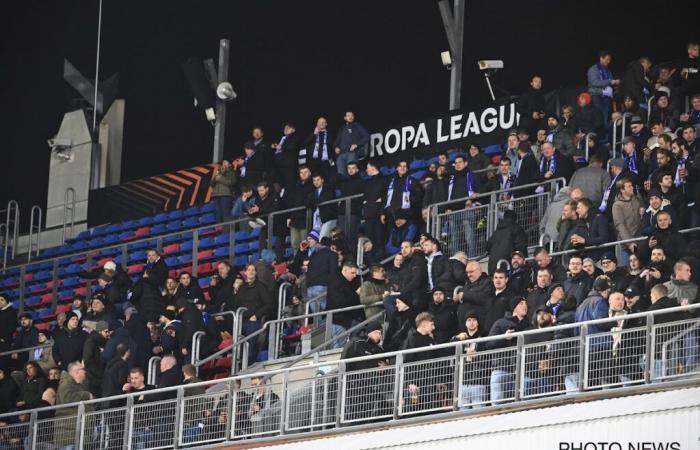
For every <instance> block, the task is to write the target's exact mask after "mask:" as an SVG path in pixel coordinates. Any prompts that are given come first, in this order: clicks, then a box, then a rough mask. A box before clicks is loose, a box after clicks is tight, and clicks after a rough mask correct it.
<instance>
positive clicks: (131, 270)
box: [126, 264, 146, 275]
mask: <svg viewBox="0 0 700 450" xmlns="http://www.w3.org/2000/svg"><path fill="white" fill-rule="evenodd" d="M145 267H146V265H145V264H134V265H133V266H129V267H127V268H126V273H128V274H129V275H134V274H137V273H141V272H143V269H144V268H145Z"/></svg>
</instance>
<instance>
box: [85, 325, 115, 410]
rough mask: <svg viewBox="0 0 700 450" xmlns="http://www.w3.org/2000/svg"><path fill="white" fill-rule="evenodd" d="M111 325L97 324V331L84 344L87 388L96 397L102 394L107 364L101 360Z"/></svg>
mask: <svg viewBox="0 0 700 450" xmlns="http://www.w3.org/2000/svg"><path fill="white" fill-rule="evenodd" d="M109 335H110V331H109V324H108V323H107V322H104V321H100V322H97V324H96V325H95V331H93V332H92V333H90V335H89V336H88V337H87V339H85V344H83V357H82V360H83V364H84V365H85V374H86V376H87V387H88V390H89V391H90V393H91V394H92V395H93V396H95V397H100V395H101V393H102V376H103V375H104V370H105V363H104V362H103V361H102V358H100V355H101V354H102V352H103V351H104V348H105V345H106V344H107V340H108V339H109Z"/></svg>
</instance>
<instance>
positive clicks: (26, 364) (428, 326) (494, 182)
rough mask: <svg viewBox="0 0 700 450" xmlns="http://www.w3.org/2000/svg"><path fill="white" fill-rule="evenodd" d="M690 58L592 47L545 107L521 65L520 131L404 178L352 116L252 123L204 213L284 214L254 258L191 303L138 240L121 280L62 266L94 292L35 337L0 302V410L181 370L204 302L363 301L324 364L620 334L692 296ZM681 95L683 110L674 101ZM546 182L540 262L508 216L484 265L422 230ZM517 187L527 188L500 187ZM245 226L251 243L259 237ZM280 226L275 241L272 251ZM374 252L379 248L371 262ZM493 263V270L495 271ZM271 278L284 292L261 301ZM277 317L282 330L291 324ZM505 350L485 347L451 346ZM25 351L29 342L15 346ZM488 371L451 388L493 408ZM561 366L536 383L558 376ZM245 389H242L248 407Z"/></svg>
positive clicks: (219, 326) (203, 328)
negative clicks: (481, 201)
mask: <svg viewBox="0 0 700 450" xmlns="http://www.w3.org/2000/svg"><path fill="white" fill-rule="evenodd" d="M699 51H700V47H699V46H698V44H697V43H691V44H690V45H689V46H688V59H687V61H684V63H683V64H681V65H679V66H678V67H665V66H662V67H656V68H654V69H653V70H652V67H653V66H652V63H651V61H649V59H648V58H640V59H639V60H637V61H633V62H631V63H630V64H629V65H628V66H627V68H626V69H625V71H624V75H623V76H622V77H621V78H620V79H617V78H615V77H614V76H613V74H612V72H611V70H610V64H611V58H612V56H611V55H610V53H609V52H601V53H600V55H599V59H598V61H597V62H595V63H594V64H593V65H592V66H591V67H590V69H589V70H588V72H587V79H588V89H587V91H586V92H583V93H581V94H580V95H579V96H578V97H577V100H576V105H564V106H562V108H561V110H560V111H549V110H547V107H546V102H545V101H544V95H543V92H542V89H543V79H542V77H540V76H534V77H532V79H531V83H530V86H531V89H530V90H529V91H528V92H526V93H524V94H523V95H522V96H521V97H520V100H519V104H518V109H519V112H520V114H521V121H520V125H519V126H520V128H518V129H517V130H513V131H512V132H511V133H510V134H509V136H508V138H507V141H506V143H505V145H504V148H503V152H502V153H501V154H500V155H498V156H497V157H496V158H494V159H493V160H491V159H489V158H488V157H487V156H486V155H484V154H483V153H482V152H481V149H480V148H479V147H478V146H475V145H472V146H469V148H467V149H465V150H466V151H465V152H461V151H460V150H454V151H451V152H442V153H440V154H439V155H438V159H437V162H436V163H435V164H431V166H430V167H429V168H428V170H427V172H426V174H425V175H424V176H423V177H422V178H421V179H415V178H413V177H412V176H411V175H410V174H409V165H410V161H408V160H405V159H400V160H399V161H397V163H396V166H395V173H394V174H392V175H389V176H384V175H382V173H381V172H380V167H381V166H380V163H379V162H378V161H376V160H373V159H370V160H366V161H362V160H361V159H362V158H363V157H364V156H365V153H366V151H367V143H368V139H369V133H368V132H367V130H366V129H365V128H364V127H363V126H362V125H360V124H359V123H357V122H356V121H355V115H354V114H353V113H352V112H347V113H346V114H345V116H344V124H343V125H342V126H341V127H340V129H339V130H338V131H337V132H336V134H335V135H333V134H331V131H329V126H328V122H327V120H326V119H325V118H323V117H321V118H319V119H318V120H317V122H316V125H315V127H313V129H311V127H309V132H308V135H307V136H305V135H304V133H305V132H304V131H301V130H300V131H297V129H296V127H295V126H294V125H293V124H291V123H287V124H285V126H284V131H283V134H282V136H281V137H280V138H279V139H277V140H274V141H270V140H268V139H267V138H266V137H265V135H264V133H263V130H262V129H260V128H255V129H254V130H253V133H252V139H251V140H250V141H249V142H247V143H246V144H245V145H244V153H243V155H242V156H241V157H240V158H236V159H235V160H233V162H229V161H222V162H221V164H220V165H219V166H218V168H217V169H216V171H215V173H214V175H213V178H212V180H211V184H212V187H213V199H214V201H215V202H216V208H217V209H216V211H217V219H218V220H219V221H220V222H223V221H226V220H229V219H231V218H241V217H246V218H247V219H248V220H247V221H245V222H244V223H242V224H241V226H244V227H250V228H260V227H263V228H266V227H267V226H268V223H267V216H268V214H269V213H271V212H273V211H280V210H283V209H286V208H295V207H298V208H301V209H300V210H299V211H298V212H292V213H289V214H288V215H286V216H284V217H283V218H282V219H281V220H276V221H275V222H274V225H272V226H273V228H274V229H273V230H272V235H273V236H274V237H275V242H274V243H271V244H274V245H272V246H273V248H274V249H275V250H274V251H271V250H264V251H263V252H262V256H261V260H259V261H256V262H252V263H249V264H247V265H246V266H245V268H244V269H243V270H241V271H240V272H239V273H235V271H234V269H233V267H232V266H231V264H230V263H229V262H228V261H218V263H217V264H216V270H217V274H216V275H214V276H213V277H212V278H211V280H209V283H208V287H207V289H208V293H207V295H205V292H204V290H203V289H202V288H200V284H199V280H198V279H197V277H196V276H194V275H193V274H191V273H189V272H187V271H181V272H180V273H179V274H178V277H177V278H170V276H169V275H170V274H169V269H168V267H167V266H166V264H165V261H164V259H163V258H161V256H160V254H159V252H158V251H157V250H155V249H151V250H149V251H148V252H147V264H146V267H145V270H144V272H143V273H142V274H141V275H140V277H139V278H138V280H137V281H136V282H135V283H132V280H131V279H130V278H129V276H128V275H127V274H126V273H125V272H124V271H123V270H122V268H121V267H119V266H118V265H117V264H115V263H114V262H112V261H110V262H108V263H106V264H105V265H104V267H101V268H99V269H98V270H97V271H94V272H85V273H83V274H81V275H82V276H83V277H84V278H86V279H92V280H96V282H97V284H98V286H99V289H97V290H96V292H95V293H92V294H91V295H90V296H89V298H76V299H75V300H74V301H73V305H72V309H71V311H70V312H68V313H65V314H61V315H59V316H58V318H57V324H56V326H55V328H54V329H52V330H48V331H38V330H37V329H36V328H35V327H34V326H33V323H32V316H31V315H30V314H23V315H21V316H20V317H19V324H18V322H17V320H18V317H17V313H16V311H15V310H14V309H13V308H12V306H11V305H10V302H9V301H8V299H7V297H5V296H1V295H0V344H2V348H1V350H3V351H10V353H8V354H5V355H3V356H0V413H2V412H8V411H12V410H24V409H28V408H35V407H41V406H47V405H54V404H59V405H60V404H64V403H70V402H74V401H77V400H86V399H90V398H98V397H106V396H112V395H116V394H120V393H125V392H140V391H145V390H149V389H153V388H154V386H150V385H148V384H145V381H144V380H145V374H146V372H147V370H148V361H149V359H150V358H151V357H152V356H160V357H161V358H162V359H161V361H160V381H159V383H158V387H163V386H175V385H179V384H182V383H183V382H184V383H191V382H193V381H196V380H197V378H196V372H195V371H194V368H193V366H192V365H191V364H192V362H193V361H192V343H193V336H194V334H195V333H196V332H202V333H204V338H203V339H202V341H201V347H200V355H201V356H206V355H209V354H211V353H213V352H214V351H216V349H217V348H218V347H219V345H220V344H221V343H222V341H224V340H229V339H231V338H232V337H233V336H230V333H229V330H230V329H231V322H230V319H228V318H227V317H224V316H221V315H217V314H216V313H219V312H222V311H236V310H237V309H238V308H240V307H245V308H246V311H245V313H244V315H243V323H242V330H243V334H244V335H245V336H248V335H251V334H254V333H256V332H258V330H260V329H261V327H262V326H263V324H264V322H265V321H266V320H271V319H276V318H277V317H276V314H277V310H278V308H280V307H282V309H283V311H284V314H285V315H287V316H293V315H298V314H300V313H302V312H303V311H304V303H305V302H306V301H307V300H308V299H314V302H313V304H311V305H310V306H311V308H310V309H311V311H319V310H320V311H324V310H333V309H337V308H344V307H350V306H364V309H361V308H360V309H354V310H351V311H348V312H344V313H339V314H335V315H333V318H332V324H331V325H332V327H333V331H332V334H333V336H339V335H340V334H341V333H343V332H344V331H347V330H348V329H350V328H351V327H353V326H354V325H356V324H359V323H360V322H362V321H365V320H366V319H369V318H371V317H374V316H376V314H378V313H381V312H382V311H383V312H384V313H385V315H386V322H385V323H384V324H375V323H370V325H369V328H368V334H367V336H368V337H367V338H366V339H365V338H364V337H363V338H359V339H358V338H352V339H350V340H349V341H347V344H346V341H344V340H338V342H337V343H336V345H337V346H343V345H344V344H346V346H345V349H344V353H343V356H344V357H352V356H359V355H364V354H376V353H381V352H383V351H385V350H397V349H402V348H404V349H405V348H417V347H425V346H429V345H432V344H439V343H445V342H450V341H468V340H471V339H474V338H477V337H480V336H487V335H501V334H508V333H510V332H513V331H521V330H527V329H530V328H546V327H549V326H552V325H556V324H563V323H575V322H581V321H586V320H592V319H598V318H605V317H613V316H620V319H619V320H618V322H617V327H619V328H622V329H624V328H626V327H633V326H638V322H637V321H629V322H627V321H625V319H624V315H626V314H629V313H633V312H640V311H653V310H659V309H662V308H668V307H672V306H677V305H687V304H692V303H697V302H698V297H697V296H698V282H699V281H700V259H698V256H700V246H698V245H697V243H698V240H697V239H696V237H695V235H694V234H681V233H679V230H680V229H683V228H688V227H690V226H697V225H699V224H700V214H699V213H700V202H697V201H696V198H697V197H698V192H699V190H698V188H699V185H698V180H699V179H700V173H699V171H700V146H699V145H698V140H697V139H696V135H697V128H698V125H699V124H700V89H698V71H697V68H698V52H699ZM685 96H687V97H689V98H690V105H691V106H690V110H688V111H683V110H681V109H680V108H682V106H683V104H684V101H683V98H684V97H685ZM652 97H653V101H652V103H651V110H650V111H648V110H646V108H647V107H648V104H649V103H648V99H649V98H652ZM625 113H629V115H628V120H625V121H624V123H625V124H626V125H625V126H627V127H629V129H628V130H625V131H626V133H625V135H626V136H627V137H626V138H625V139H624V140H623V141H622V142H621V156H620V157H614V158H613V157H612V156H613V153H612V152H611V146H612V145H614V144H615V143H611V138H612V136H613V133H612V130H613V128H614V127H621V126H622V124H623V120H622V114H625ZM617 135H620V134H617ZM531 137H532V138H531ZM586 149H588V155H586V152H585V150H586ZM586 156H588V158H587V159H586ZM450 161H452V162H450ZM488 167H490V168H491V170H488V171H485V172H478V173H474V171H475V170H477V169H483V168H488ZM608 167H609V170H608ZM361 170H364V171H365V175H366V176H364V178H363V177H361V175H360V171H361ZM560 177H563V178H565V179H567V180H568V181H569V185H568V186H567V187H566V188H563V189H561V190H560V191H558V192H556V193H553V198H552V202H551V204H550V205H549V207H548V208H547V211H546V213H545V215H544V217H542V218H541V223H540V231H541V232H542V233H546V234H547V235H548V237H549V239H550V240H551V241H552V242H553V246H554V247H555V248H556V249H557V250H572V252H570V253H568V254H567V255H565V256H563V257H560V258H556V260H555V259H553V258H552V257H551V256H550V254H549V252H548V250H547V249H546V248H542V247H538V248H536V249H535V250H534V252H533V253H531V255H528V245H527V239H526V236H525V233H524V231H523V228H522V226H521V224H519V223H518V221H517V219H516V217H517V216H516V214H515V212H514V211H513V210H508V211H506V212H505V213H504V214H503V217H502V218H501V220H500V221H499V225H498V227H497V228H496V229H495V231H494V233H493V235H492V236H490V239H489V241H488V242H487V248H488V250H489V263H488V270H486V267H484V266H482V265H481V264H480V263H479V262H478V261H477V260H475V259H470V258H469V257H468V256H467V254H465V252H464V251H459V252H456V253H455V254H452V255H447V254H443V253H442V249H443V248H444V243H445V242H444V240H446V239H447V240H449V238H450V237H449V236H431V235H430V234H429V233H428V232H427V231H428V230H426V227H425V216H426V208H427V207H428V205H431V204H434V203H439V202H450V201H454V203H453V204H452V205H448V206H447V207H446V209H453V210H456V209H462V208H470V207H472V206H473V204H472V202H471V200H469V199H470V198H474V197H477V196H478V194H479V193H485V192H493V191H503V195H504V196H505V198H507V199H517V198H518V197H521V196H526V195H530V194H534V193H535V192H542V190H543V189H546V188H545V183H544V182H546V181H547V180H551V179H555V178H560ZM531 183H542V186H540V187H532V189H531V190H525V191H517V193H516V192H515V191H514V192H513V193H509V192H508V190H509V189H513V188H515V187H518V186H525V185H529V184H531ZM351 195H358V198H357V199H354V200H353V201H352V202H351V207H350V208H349V209H348V210H347V212H349V214H350V215H351V217H346V214H347V212H346V210H345V209H344V208H338V206H337V204H335V203H333V202H331V203H324V202H328V201H329V200H333V199H335V198H339V197H346V196H351ZM689 205H694V206H689ZM307 210H308V211H310V215H311V217H312V220H311V223H307V217H306V216H307ZM472 225H474V224H467V226H472ZM260 236H261V239H262V240H265V239H266V236H267V233H266V232H265V233H261V235H260ZM360 236H362V237H365V238H367V241H366V242H365V244H364V248H363V249H364V262H365V263H366V264H367V266H368V272H367V273H366V274H365V275H364V276H363V277H361V276H360V270H361V269H363V267H358V266H357V264H356V255H355V254H354V253H355V249H356V248H357V241H358V237H360ZM286 237H289V239H290V240H291V244H292V246H293V248H294V250H295V253H294V256H293V258H291V260H289V261H285V258H284V252H283V244H284V241H285V238H286ZM634 238H643V239H641V240H635V241H630V242H628V243H626V244H624V245H623V247H622V251H621V252H619V254H618V255H616V254H615V252H614V247H611V248H607V249H587V248H586V247H590V246H596V245H601V244H604V243H606V242H611V241H615V240H619V239H620V240H631V239H634ZM464 250H466V249H464ZM387 256H388V257H393V258H392V259H391V260H390V261H389V262H388V263H386V264H384V265H382V264H381V261H382V260H384V259H385V258H386V257H387ZM470 256H471V255H470ZM528 256H530V257H531V258H532V259H533V260H532V261H529V260H528ZM501 259H505V260H506V261H508V262H509V264H508V265H502V266H499V265H498V264H497V263H498V261H499V260H501ZM281 262H286V263H287V266H286V269H285V270H283V271H280V270H278V269H277V268H276V267H275V265H276V263H281ZM282 281H288V282H291V283H292V285H293V288H292V289H291V291H290V293H289V295H288V297H287V298H285V299H283V302H284V304H283V305H278V304H277V301H278V300H277V288H278V285H279V283H280V282H282ZM456 288H460V289H456ZM679 317H683V316H682V315H678V316H676V317H675V318H676V319H677V318H679ZM17 325H19V328H18V327H17ZM287 325H288V329H287V330H286V332H288V333H294V332H295V329H296V328H297V327H298V326H299V324H295V323H289V324H287ZM600 331H609V328H606V329H601V330H600ZM589 332H591V331H590V330H589ZM593 332H595V330H594V331H593ZM690 336H691V337H690V338H689V339H690V340H689V341H688V343H689V344H688V346H689V348H692V347H694V348H697V347H698V342H697V339H698V336H697V335H695V334H692V333H691V334H690ZM556 337H557V336H556V335H555V336H554V338H556ZM562 337H567V336H562ZM264 339H265V336H264V335H263V336H261V337H260V339H252V340H251V342H250V344H251V346H250V362H251V363H253V362H255V361H256V360H257V358H258V357H259V356H262V355H261V351H260V347H259V344H261V343H263V341H264ZM692 339H695V341H694V342H693V341H692ZM50 342H52V343H53V345H48V343H50ZM380 343H381V345H380ZM514 344H515V342H513V341H512V340H511V341H509V340H500V341H498V340H497V341H491V343H490V344H489V345H486V346H479V348H476V347H470V349H471V350H470V351H471V352H477V351H480V350H484V349H495V348H501V347H504V346H510V345H514ZM691 344H692V345H691ZM29 347H37V348H35V349H33V350H31V351H23V349H26V348H29ZM697 353H698V352H697V351H691V350H688V352H687V353H686V357H685V358H684V361H683V366H684V369H683V370H693V369H695V368H696V367H697V364H698V356H697ZM384 363H385V362H384ZM482 364H485V363H484V362H483V361H482ZM489 364H493V365H492V366H491V367H490V369H491V371H490V375H489V376H478V377H476V376H475V377H471V378H469V379H468V380H467V381H469V383H470V386H475V387H473V388H470V389H467V390H466V391H465V392H468V393H469V395H470V396H473V398H477V399H481V400H480V401H485V400H486V396H487V395H490V400H491V401H492V402H493V403H497V402H498V401H499V400H500V399H501V398H502V397H503V391H504V385H505V384H506V383H507V381H506V379H507V377H508V375H509V374H508V370H509V367H510V366H507V365H503V364H502V361H495V360H494V361H490V362H489ZM362 368H365V367H364V365H362V364H360V365H358V366H357V369H362ZM348 370H352V368H351V367H349V368H348ZM564 375H566V376H564ZM575 375H576V374H575V373H573V372H571V373H564V374H562V377H561V378H560V379H559V378H557V379H555V378H554V377H550V378H548V381H547V383H561V384H563V385H566V386H567V387H568V386H569V385H575V380H574V376H575ZM615 376H625V374H615ZM416 392H418V391H415V390H414V391H412V394H415V393H416ZM416 395H417V394H416ZM138 401H146V400H144V397H143V396H141V397H138ZM256 401H257V396H256V399H251V400H250V405H251V408H252V407H253V406H254V405H256V403H255V402H256ZM261 401H262V400H261ZM265 401H269V399H266V400H265ZM115 402H119V401H115ZM115 405H116V403H115ZM257 405H258V409H259V408H260V405H259V404H257ZM113 406H114V405H113ZM72 413H73V412H72V411H71V410H59V412H58V413H57V414H72ZM22 417H23V418H21V419H20V420H26V419H27V417H26V416H22Z"/></svg>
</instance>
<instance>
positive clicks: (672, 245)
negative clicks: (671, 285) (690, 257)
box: [639, 224, 687, 264]
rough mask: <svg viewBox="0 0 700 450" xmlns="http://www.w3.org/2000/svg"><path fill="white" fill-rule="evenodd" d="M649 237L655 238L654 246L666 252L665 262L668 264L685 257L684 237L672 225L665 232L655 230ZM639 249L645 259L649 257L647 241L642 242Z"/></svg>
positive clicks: (658, 229)
mask: <svg viewBox="0 0 700 450" xmlns="http://www.w3.org/2000/svg"><path fill="white" fill-rule="evenodd" d="M651 235H652V236H654V237H655V238H656V245H657V246H659V247H662V248H663V249H664V251H665V252H666V260H667V262H668V263H669V264H673V263H674V262H676V261H677V260H678V259H679V258H681V257H682V256H683V255H685V253H686V251H687V249H686V246H687V244H686V239H685V236H683V235H682V234H680V233H679V232H678V230H677V229H676V228H675V227H674V226H673V224H671V226H670V227H668V228H666V229H665V230H662V229H660V228H656V230H654V232H653V233H652V234H651ZM639 247H640V253H641V254H642V255H645V256H646V257H647V258H648V257H649V256H650V255H651V250H652V249H650V248H649V241H648V240H645V241H642V242H641V245H640V246H639Z"/></svg>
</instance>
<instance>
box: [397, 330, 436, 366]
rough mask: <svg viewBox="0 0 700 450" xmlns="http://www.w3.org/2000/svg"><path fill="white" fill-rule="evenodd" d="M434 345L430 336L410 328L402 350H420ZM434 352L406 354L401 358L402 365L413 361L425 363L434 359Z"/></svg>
mask: <svg viewBox="0 0 700 450" xmlns="http://www.w3.org/2000/svg"><path fill="white" fill-rule="evenodd" d="M432 345H435V339H434V338H433V337H432V336H430V335H425V334H421V333H419V332H418V330H416V329H415V328H411V330H410V331H409V332H408V336H406V340H405V341H404V343H403V349H404V350H410V349H412V348H422V347H430V346H432ZM435 356H436V355H435V352H432V351H423V352H417V353H407V354H405V355H404V357H403V361H404V363H409V362H414V361H425V360H428V359H433V358H435Z"/></svg>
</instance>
